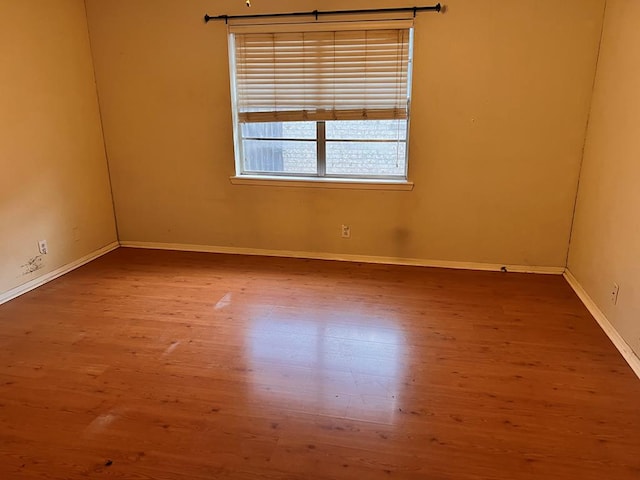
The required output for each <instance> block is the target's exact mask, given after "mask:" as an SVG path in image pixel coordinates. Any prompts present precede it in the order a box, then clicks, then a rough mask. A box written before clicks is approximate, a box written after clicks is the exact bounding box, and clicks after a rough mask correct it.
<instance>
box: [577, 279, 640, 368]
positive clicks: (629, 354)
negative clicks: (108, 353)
mask: <svg viewBox="0 0 640 480" xmlns="http://www.w3.org/2000/svg"><path fill="white" fill-rule="evenodd" d="M564 278H565V280H566V281H567V282H568V283H569V285H571V288H573V291H574V292H576V295H578V297H579V298H580V300H582V303H584V306H585V307H587V310H589V313H591V315H593V318H595V319H596V322H598V325H600V328H602V330H604V333H606V334H607V336H608V337H609V339H610V340H611V342H612V343H613V344H614V345H615V347H616V348H617V349H618V351H619V352H620V354H621V355H622V356H623V358H624V359H625V360H626V362H627V363H628V364H629V366H630V367H631V369H632V370H633V372H634V373H635V374H636V376H637V377H638V378H640V358H638V357H637V355H636V354H635V353H634V352H633V350H632V349H631V347H630V346H629V344H628V343H627V342H625V340H624V338H622V336H621V335H620V334H619V333H618V331H617V330H616V329H615V327H614V326H613V325H612V324H611V322H610V321H609V319H608V318H607V317H606V315H605V314H604V313H603V312H602V310H600V308H599V307H598V306H597V305H596V303H595V302H594V301H593V300H592V298H591V297H590V296H589V294H588V293H587V292H586V290H585V289H584V288H583V287H582V285H580V282H578V280H577V279H576V277H574V276H573V274H572V273H571V272H570V271H569V270H566V271H565V272H564Z"/></svg>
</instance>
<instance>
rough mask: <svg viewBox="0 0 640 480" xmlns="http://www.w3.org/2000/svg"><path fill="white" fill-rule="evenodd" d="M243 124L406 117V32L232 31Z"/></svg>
mask: <svg viewBox="0 0 640 480" xmlns="http://www.w3.org/2000/svg"><path fill="white" fill-rule="evenodd" d="M233 40H234V54H235V79H236V82H235V88H236V109H237V112H238V118H239V120H240V121H241V122H268V121H303V120H332V119H335V120H343V119H344V120H346V119H363V118H368V119H381V120H382V119H402V118H407V107H408V94H409V92H408V72H409V62H410V45H409V42H410V30H409V29H408V28H393V29H374V30H354V31H351V30H337V31H311V32H290V31H286V32H276V33H234V34H233Z"/></svg>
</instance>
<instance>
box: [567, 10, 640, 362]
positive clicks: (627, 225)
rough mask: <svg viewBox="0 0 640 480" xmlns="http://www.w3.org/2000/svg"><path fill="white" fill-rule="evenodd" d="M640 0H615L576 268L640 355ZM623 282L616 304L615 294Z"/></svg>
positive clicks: (594, 113) (591, 137)
mask: <svg viewBox="0 0 640 480" xmlns="http://www.w3.org/2000/svg"><path fill="white" fill-rule="evenodd" d="M639 25H640V2H638V1H637V0H608V2H607V9H606V18H605V24H604V31H603V37H602V47H601V51H600V60H599V62H598V75H597V78H596V85H595V92H594V97H593V106H592V110H591V118H590V121H589V130H588V135H587V143H586V148H585V157H584V165H583V168H582V176H581V180H580V190H579V195H578V203H577V210H576V219H575V224H574V229H573V235H572V239H571V250H570V256H569V270H570V271H571V273H573V275H574V276H575V277H576V278H577V280H578V281H579V282H580V283H581V285H582V286H583V287H584V288H585V290H586V291H587V293H588V294H589V296H590V297H591V298H592V299H593V300H594V301H595V303H596V304H597V305H598V307H599V308H600V309H601V310H602V311H603V312H604V313H605V315H606V316H607V318H608V319H609V321H610V322H611V323H612V324H613V325H614V326H615V328H616V329H617V330H618V332H619V333H620V334H621V335H622V336H623V337H624V339H625V340H626V341H627V343H628V344H629V345H630V346H631V347H632V348H633V349H634V351H635V353H636V354H640V187H639V186H640V28H638V26H639ZM614 282H617V283H618V284H619V285H620V293H619V296H618V303H617V305H613V304H612V303H611V301H610V298H609V295H610V293H609V292H610V290H611V287H612V285H613V283H614Z"/></svg>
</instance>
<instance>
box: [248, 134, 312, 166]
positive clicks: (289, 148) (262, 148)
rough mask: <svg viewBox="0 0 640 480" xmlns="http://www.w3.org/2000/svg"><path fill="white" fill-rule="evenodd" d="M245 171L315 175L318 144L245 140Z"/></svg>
mask: <svg viewBox="0 0 640 480" xmlns="http://www.w3.org/2000/svg"><path fill="white" fill-rule="evenodd" d="M243 149H244V170H245V171H246V172H262V173H275V174H278V173H292V174H293V173H304V174H310V173H311V174H315V173H316V172H317V169H316V142H296V141H292V140H244V141H243Z"/></svg>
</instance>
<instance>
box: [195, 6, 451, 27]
mask: <svg viewBox="0 0 640 480" xmlns="http://www.w3.org/2000/svg"><path fill="white" fill-rule="evenodd" d="M440 10H442V6H441V5H440V4H439V3H438V4H437V5H432V6H428V7H406V8H373V9H369V10H333V11H324V12H321V11H318V10H314V11H313V12H291V13H263V14H257V15H218V16H217V17H211V16H209V15H205V16H204V23H209V22H210V21H211V20H224V23H227V22H228V21H229V20H233V19H235V18H276V17H315V18H316V20H318V17H319V16H320V15H354V14H362V13H400V12H413V16H414V17H415V16H416V14H417V13H418V12H426V11H431V12H439V11H440Z"/></svg>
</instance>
